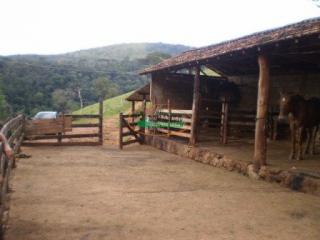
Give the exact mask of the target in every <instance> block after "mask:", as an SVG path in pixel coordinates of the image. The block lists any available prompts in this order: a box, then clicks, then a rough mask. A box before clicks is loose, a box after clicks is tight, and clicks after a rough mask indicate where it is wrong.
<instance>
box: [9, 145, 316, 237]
mask: <svg viewBox="0 0 320 240" xmlns="http://www.w3.org/2000/svg"><path fill="white" fill-rule="evenodd" d="M23 152H24V153H26V154H31V155H32V157H31V158H28V159H20V160H19V162H18V168H17V169H16V170H15V173H14V176H13V181H12V182H11V183H12V184H11V185H12V186H11V187H12V190H13V193H12V195H11V209H10V220H9V226H8V230H7V234H6V238H5V239H6V240H20V239H21V240H29V239H30V240H31V239H32V240H37V239H41V240H47V239H50V240H51V239H52V240H53V239H54V240H60V239H68V240H69V239H78V240H100V239H108V240H109V239H115V240H121V239H128V240H129V239H130V240H132V239H146V240H150V239H161V240H163V239H181V240H182V239H183V240H188V239H190V240H195V239H203V240H205V239H219V240H220V239H228V240H229V239H246V240H250V239H259V240H263V239H268V240H270V239H281V240H286V239H290V240H293V239H299V240H300V239H308V240H311V239H317V240H318V239H319V237H320V198H319V197H315V196H312V195H307V194H303V193H298V192H292V191H290V190H288V189H285V188H281V187H280V186H278V185H277V184H270V183H266V182H263V181H256V180H252V179H249V178H247V177H244V176H241V175H240V174H237V173H232V172H227V171H225V170H222V169H218V168H213V167H211V166H208V165H204V164H200V163H198V162H195V161H192V160H189V159H184V158H181V157H178V156H175V155H171V154H169V153H165V152H161V151H159V150H156V149H154V148H151V147H148V146H129V147H127V148H125V150H123V151H119V150H117V149H116V148H112V147H107V146H104V147H50V148H48V147H38V148H23Z"/></svg>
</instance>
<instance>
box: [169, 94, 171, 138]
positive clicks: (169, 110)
mask: <svg viewBox="0 0 320 240" xmlns="http://www.w3.org/2000/svg"><path fill="white" fill-rule="evenodd" d="M170 122H171V106H170V99H168V137H170Z"/></svg>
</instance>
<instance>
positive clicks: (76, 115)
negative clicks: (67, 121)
mask: <svg viewBox="0 0 320 240" xmlns="http://www.w3.org/2000/svg"><path fill="white" fill-rule="evenodd" d="M65 116H66V117H72V119H80V118H99V116H100V115H99V114H66V115H65Z"/></svg>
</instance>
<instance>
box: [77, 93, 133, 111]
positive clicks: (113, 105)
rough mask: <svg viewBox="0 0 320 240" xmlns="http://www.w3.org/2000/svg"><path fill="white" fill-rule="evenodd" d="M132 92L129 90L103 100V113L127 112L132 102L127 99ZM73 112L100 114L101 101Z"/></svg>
mask: <svg viewBox="0 0 320 240" xmlns="http://www.w3.org/2000/svg"><path fill="white" fill-rule="evenodd" d="M130 94H132V92H128V93H125V94H122V95H119V96H116V97H113V98H109V99H106V100H104V101H103V113H104V114H103V115H104V117H111V116H115V115H118V114H119V113H121V112H127V111H128V110H129V109H130V107H131V103H130V102H128V101H126V100H125V99H126V98H127V97H128V96H129V95H130ZM73 114H99V103H95V104H92V105H89V106H87V107H84V108H83V109H79V110H77V111H75V112H73Z"/></svg>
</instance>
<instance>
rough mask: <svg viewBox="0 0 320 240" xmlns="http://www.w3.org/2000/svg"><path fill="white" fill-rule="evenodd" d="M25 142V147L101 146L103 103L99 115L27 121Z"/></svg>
mask: <svg viewBox="0 0 320 240" xmlns="http://www.w3.org/2000/svg"><path fill="white" fill-rule="evenodd" d="M83 120H86V121H88V120H89V122H83ZM92 121H95V122H92ZM77 129H78V131H77ZM73 139H80V141H72V140H73ZM25 140H26V141H25V142H24V143H23V145H25V146H79V145H82V146H94V145H102V144H103V103H102V102H100V104H99V114H64V115H61V116H59V117H58V118H57V119H41V120H28V121H27V122H26V136H25ZM43 140H49V141H43ZM54 140H56V141H54ZM64 140H67V141H64Z"/></svg>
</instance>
